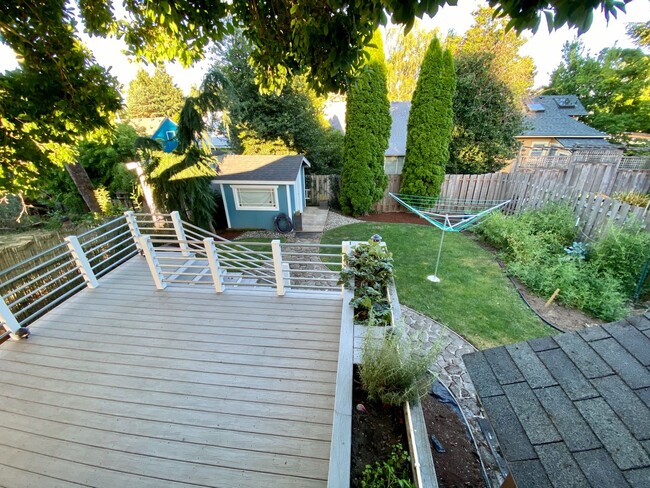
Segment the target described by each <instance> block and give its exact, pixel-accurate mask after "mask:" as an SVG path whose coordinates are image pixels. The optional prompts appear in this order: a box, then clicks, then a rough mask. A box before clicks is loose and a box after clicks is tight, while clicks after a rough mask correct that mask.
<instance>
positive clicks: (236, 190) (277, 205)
mask: <svg viewBox="0 0 650 488" xmlns="http://www.w3.org/2000/svg"><path fill="white" fill-rule="evenodd" d="M231 188H232V196H233V198H234V200H235V208H236V209H237V210H263V211H269V212H277V211H279V210H280V202H279V200H278V187H277V186H261V185H241V186H234V185H233V186H231ZM240 190H273V199H274V200H275V205H274V206H273V207H248V206H242V205H241V204H240V202H239V191H240Z"/></svg>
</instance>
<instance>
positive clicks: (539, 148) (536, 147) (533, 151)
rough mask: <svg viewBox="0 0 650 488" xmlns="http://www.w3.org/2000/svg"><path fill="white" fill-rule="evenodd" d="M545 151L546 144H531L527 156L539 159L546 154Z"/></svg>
mask: <svg viewBox="0 0 650 488" xmlns="http://www.w3.org/2000/svg"><path fill="white" fill-rule="evenodd" d="M547 149H548V144H547V143H546V142H533V144H532V146H531V148H530V153H529V154H528V155H529V156H530V157H531V158H541V157H542V156H544V155H545V154H546V150H547ZM538 152H539V154H538Z"/></svg>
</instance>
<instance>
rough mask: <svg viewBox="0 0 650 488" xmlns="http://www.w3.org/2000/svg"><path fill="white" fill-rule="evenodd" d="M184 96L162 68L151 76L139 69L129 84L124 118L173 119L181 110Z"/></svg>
mask: <svg viewBox="0 0 650 488" xmlns="http://www.w3.org/2000/svg"><path fill="white" fill-rule="evenodd" d="M184 103H185V96H184V95H183V92H182V90H181V89H180V88H179V87H178V86H176V85H175V84H174V81H173V80H172V77H171V76H169V74H168V73H167V71H165V69H164V68H158V69H156V71H155V72H154V74H153V76H151V75H149V73H147V71H145V70H144V69H139V70H138V73H137V74H136V76H135V79H134V80H133V81H131V83H130V84H129V91H128V94H127V96H126V111H125V114H124V115H125V117H126V118H128V119H133V118H144V117H170V118H172V117H175V116H177V115H178V113H179V112H180V111H181V108H183V104H184Z"/></svg>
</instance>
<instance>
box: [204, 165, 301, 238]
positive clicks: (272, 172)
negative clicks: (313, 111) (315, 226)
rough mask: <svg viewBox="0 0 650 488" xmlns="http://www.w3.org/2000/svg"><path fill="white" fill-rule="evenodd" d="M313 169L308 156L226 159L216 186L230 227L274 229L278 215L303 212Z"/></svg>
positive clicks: (219, 171)
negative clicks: (307, 178)
mask: <svg viewBox="0 0 650 488" xmlns="http://www.w3.org/2000/svg"><path fill="white" fill-rule="evenodd" d="M309 166H310V164H309V161H307V159H306V158H305V157H304V156H243V155H228V156H225V157H224V158H223V160H222V161H221V163H219V168H218V173H219V174H218V176H217V177H216V178H214V179H213V180H212V184H213V186H214V187H215V189H216V190H217V191H218V192H219V193H220V194H221V196H222V198H223V203H224V207H225V211H226V219H227V220H228V227H229V228H231V229H267V230H273V229H274V226H273V219H274V218H275V216H276V215H278V214H280V213H284V214H287V215H288V216H289V217H291V218H293V216H294V213H295V212H303V211H304V209H305V206H306V200H305V167H309Z"/></svg>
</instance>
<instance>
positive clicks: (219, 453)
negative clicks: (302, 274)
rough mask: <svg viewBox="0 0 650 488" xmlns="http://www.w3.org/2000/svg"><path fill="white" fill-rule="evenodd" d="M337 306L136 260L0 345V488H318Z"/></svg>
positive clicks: (324, 471) (335, 300) (332, 300)
mask: <svg viewBox="0 0 650 488" xmlns="http://www.w3.org/2000/svg"><path fill="white" fill-rule="evenodd" d="M341 309H342V299H341V298H340V296H339V297H335V296H328V295H323V296H321V297H318V298H315V296H314V295H313V294H312V295H311V296H310V297H309V298H306V297H305V296H300V295H299V294H297V293H295V292H294V293H293V294H292V293H291V292H290V293H288V294H287V296H285V297H278V296H275V295H273V294H272V292H255V291H237V290H232V291H226V292H225V293H224V294H222V295H217V294H216V293H215V292H214V289H213V288H212V287H211V286H206V285H203V286H201V285H185V286H184V287H182V286H176V287H174V286H172V287H170V288H168V289H166V290H163V291H157V290H155V288H154V286H153V282H152V279H151V275H150V274H149V270H148V268H147V265H146V262H145V260H144V258H141V257H139V256H136V257H135V258H133V259H132V260H131V261H129V262H127V263H126V264H124V265H123V266H121V267H119V268H117V269H116V270H115V271H113V272H112V273H110V274H109V275H107V276H106V277H104V278H102V279H101V280H100V286H99V287H98V288H96V289H94V290H91V289H86V290H83V291H82V292H80V293H79V294H78V295H76V296H75V297H73V298H71V299H70V300H68V301H66V302H65V303H64V304H62V305H61V306H59V307H57V308H56V309H54V310H53V311H52V312H50V313H48V314H46V315H45V316H44V317H43V318H41V319H40V320H38V321H37V322H36V323H34V324H33V325H32V326H31V327H30V329H31V331H32V336H31V337H30V338H29V340H27V341H20V342H6V343H4V344H2V346H0V368H2V371H4V374H3V375H2V377H0V383H1V387H0V408H1V410H2V412H1V413H0V485H2V486H5V487H28V486H33V487H54V486H56V487H58V486H102V487H123V488H130V487H149V486H151V487H157V488H158V487H175V486H210V487H249V486H250V487H262V488H267V487H294V486H295V487H305V488H308V487H312V486H320V487H322V486H326V485H327V475H328V468H329V456H330V442H331V435H332V419H333V409H334V392H335V382H336V372H337V359H338V348H339V330H340V325H341Z"/></svg>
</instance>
